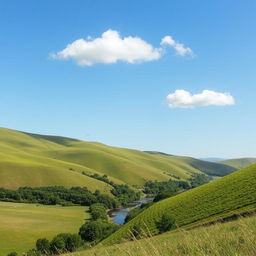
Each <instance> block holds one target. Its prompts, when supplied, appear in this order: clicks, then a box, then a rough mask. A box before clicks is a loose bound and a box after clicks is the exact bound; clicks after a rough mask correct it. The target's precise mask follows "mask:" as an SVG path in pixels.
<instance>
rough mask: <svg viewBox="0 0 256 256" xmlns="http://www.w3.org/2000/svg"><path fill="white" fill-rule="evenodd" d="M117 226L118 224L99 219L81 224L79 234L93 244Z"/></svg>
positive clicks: (109, 233) (113, 230)
mask: <svg viewBox="0 0 256 256" xmlns="http://www.w3.org/2000/svg"><path fill="white" fill-rule="evenodd" d="M118 228H119V225H117V224H114V223H110V222H107V221H104V220H101V219H98V220H93V221H89V222H86V223H85V224H84V225H82V226H81V228H80V230H79V235H80V236H81V238H82V239H83V240H84V241H87V242H92V243H93V244H95V243H97V242H99V241H101V240H102V239H104V238H106V237H108V236H109V235H111V234H112V233H113V232H115V231H116V230H117V229H118Z"/></svg>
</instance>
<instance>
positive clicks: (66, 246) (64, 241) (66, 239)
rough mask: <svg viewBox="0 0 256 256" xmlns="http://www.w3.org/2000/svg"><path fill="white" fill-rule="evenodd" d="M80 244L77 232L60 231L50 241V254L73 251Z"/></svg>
mask: <svg viewBox="0 0 256 256" xmlns="http://www.w3.org/2000/svg"><path fill="white" fill-rule="evenodd" d="M81 245H82V240H81V238H80V236H79V235H77V234H69V233H62V234H58V235H57V236H55V237H54V238H53V239H52V241H51V243H50V253H51V254H61V253H65V252H74V251H76V249H77V248H78V247H80V246H81Z"/></svg>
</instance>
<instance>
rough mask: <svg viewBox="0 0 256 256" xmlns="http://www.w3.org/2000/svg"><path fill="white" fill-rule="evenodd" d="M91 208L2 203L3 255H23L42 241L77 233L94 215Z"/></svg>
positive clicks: (0, 217) (0, 221) (0, 252)
mask: <svg viewBox="0 0 256 256" xmlns="http://www.w3.org/2000/svg"><path fill="white" fill-rule="evenodd" d="M87 209H88V208H87V207H80V206H72V207H61V206H45V205H37V204H23V203H9V202H0V237H1V239H0V248H1V250H0V256H6V255H7V254H8V253H10V252H12V251H16V252H18V253H23V252H26V251H28V250H29V249H31V248H33V247H34V246H35V242H36V240H37V239H38V238H47V239H51V238H53V237H54V236H55V235H56V234H58V233H63V232H70V233H77V232H78V230H79V228H80V226H81V225H82V224H83V223H84V220H86V219H88V218H89V217H90V216H89V214H88V213H87V212H86V211H87Z"/></svg>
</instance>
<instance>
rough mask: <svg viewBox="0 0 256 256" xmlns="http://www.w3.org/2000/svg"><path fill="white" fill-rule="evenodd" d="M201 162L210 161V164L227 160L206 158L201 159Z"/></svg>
mask: <svg viewBox="0 0 256 256" xmlns="http://www.w3.org/2000/svg"><path fill="white" fill-rule="evenodd" d="M200 160H203V161H208V162H220V161H224V160H226V159H224V158H219V157H205V158H200Z"/></svg>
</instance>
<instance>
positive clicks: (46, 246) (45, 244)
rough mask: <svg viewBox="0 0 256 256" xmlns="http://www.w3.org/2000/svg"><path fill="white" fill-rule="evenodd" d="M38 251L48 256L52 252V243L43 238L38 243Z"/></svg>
mask: <svg viewBox="0 0 256 256" xmlns="http://www.w3.org/2000/svg"><path fill="white" fill-rule="evenodd" d="M36 249H37V250H38V251H39V252H41V253H43V254H48V253H49V251H50V242H49V240H47V239H46V238H41V239H38V240H37V241H36Z"/></svg>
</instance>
